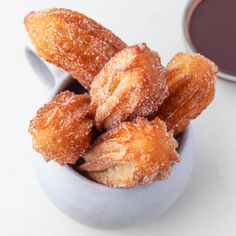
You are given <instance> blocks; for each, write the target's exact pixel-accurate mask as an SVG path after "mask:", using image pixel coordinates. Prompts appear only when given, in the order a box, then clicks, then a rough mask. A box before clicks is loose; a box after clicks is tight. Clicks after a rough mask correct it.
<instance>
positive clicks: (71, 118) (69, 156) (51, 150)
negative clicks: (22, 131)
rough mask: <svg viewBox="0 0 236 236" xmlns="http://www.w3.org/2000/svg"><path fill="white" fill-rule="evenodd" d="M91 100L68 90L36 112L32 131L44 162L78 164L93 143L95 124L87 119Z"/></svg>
mask: <svg viewBox="0 0 236 236" xmlns="http://www.w3.org/2000/svg"><path fill="white" fill-rule="evenodd" d="M89 103H90V97H89V95H87V94H84V95H75V94H74V93H72V92H69V91H65V92H61V93H60V94H58V95H57V96H56V97H55V98H54V100H53V101H52V102H50V103H48V104H46V105H44V106H43V107H42V108H40V109H39V110H38V112H37V116H36V117H35V118H34V119H33V120H31V122H30V127H29V132H30V134H31V135H32V137H33V147H34V149H35V150H36V151H37V152H39V153H41V154H42V155H43V156H44V158H45V160H47V161H48V160H55V161H57V162H58V163H60V164H62V165H64V164H67V163H70V164H73V163H75V162H76V161H77V160H78V159H79V157H80V155H81V154H82V153H84V152H85V151H86V149H87V148H88V147H89V144H90V141H91V128H92V125H93V121H92V120H91V119H90V118H89V117H88V112H89Z"/></svg>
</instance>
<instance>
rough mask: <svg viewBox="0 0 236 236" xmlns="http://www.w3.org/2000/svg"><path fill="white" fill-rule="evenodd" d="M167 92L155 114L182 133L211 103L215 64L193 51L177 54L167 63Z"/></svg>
mask: <svg viewBox="0 0 236 236" xmlns="http://www.w3.org/2000/svg"><path fill="white" fill-rule="evenodd" d="M167 70H168V75H167V77H166V81H167V84H168V87H169V93H170V95H169V96H168V97H167V99H165V101H164V103H163V104H162V105H161V107H160V108H159V110H158V112H157V115H158V116H159V117H160V118H161V119H162V120H164V121H165V122H166V123H167V127H168V130H173V131H174V133H175V135H177V134H179V133H182V132H183V131H184V129H185V128H186V127H187V125H188V124H189V122H190V120H192V119H195V118H196V117H197V116H198V115H200V114H201V112H202V111H203V110H204V109H205V108H206V107H207V106H208V105H209V104H210V103H211V101H212V100H213V98H214V94H215V80H216V77H217V72H218V68H217V66H216V65H215V64H214V63H213V62H212V61H210V60H209V59H207V58H206V57H204V56H202V55H200V54H195V53H177V54H176V55H175V56H174V57H173V58H172V59H171V61H170V62H169V63H168V65H167Z"/></svg>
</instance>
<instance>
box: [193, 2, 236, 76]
mask: <svg viewBox="0 0 236 236" xmlns="http://www.w3.org/2000/svg"><path fill="white" fill-rule="evenodd" d="M189 36H190V39H191V41H192V44H193V46H194V47H195V48H196V50H197V51H198V52H199V53H201V54H203V55H205V56H206V57H208V58H210V59H211V60H212V61H214V62H215V63H216V64H217V65H218V67H219V69H220V70H221V71H223V72H225V73H228V74H232V75H236V0H202V1H199V4H198V5H197V6H196V7H195V9H194V10H193V12H192V15H191V17H190V21H189Z"/></svg>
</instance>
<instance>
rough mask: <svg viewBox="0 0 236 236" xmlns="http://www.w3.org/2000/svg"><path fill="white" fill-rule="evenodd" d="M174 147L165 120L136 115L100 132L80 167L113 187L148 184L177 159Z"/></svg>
mask: <svg viewBox="0 0 236 236" xmlns="http://www.w3.org/2000/svg"><path fill="white" fill-rule="evenodd" d="M177 146H178V145H177V142H176V140H175V139H174V138H173V134H172V132H167V128H166V124H165V122H163V121H161V120H160V119H159V118H156V119H154V120H153V121H148V120H147V119H145V118H141V117H138V118H136V119H135V120H134V121H132V122H123V123H121V124H120V125H119V126H117V127H116V128H114V129H111V130H109V131H107V132H106V133H104V134H102V135H101V136H100V137H99V138H98V139H97V141H96V142H95V143H94V145H93V146H92V148H91V149H90V150H89V151H88V152H87V153H85V154H84V156H83V157H84V159H85V161H86V162H85V163H84V164H83V165H82V166H81V167H80V168H81V169H82V170H87V171H88V174H89V176H90V177H91V178H92V179H94V180H95V181H97V182H99V183H103V184H105V185H108V186H112V187H132V186H135V185H141V184H148V183H151V182H153V181H155V180H163V179H166V178H168V177H169V175H170V172H171V164H172V163H173V162H179V161H180V159H179V155H178V153H177V152H176V148H177Z"/></svg>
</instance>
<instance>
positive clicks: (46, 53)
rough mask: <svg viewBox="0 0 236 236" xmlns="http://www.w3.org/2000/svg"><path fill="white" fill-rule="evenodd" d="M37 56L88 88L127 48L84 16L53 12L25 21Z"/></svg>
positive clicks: (46, 12)
mask: <svg viewBox="0 0 236 236" xmlns="http://www.w3.org/2000/svg"><path fill="white" fill-rule="evenodd" d="M25 26H26V30H27V31H28V34H29V36H30V38H31V40H32V42H33V44H34V46H35V47H36V50H37V52H38V54H39V55H40V56H41V57H43V58H44V59H45V60H47V61H49V62H51V63H53V64H55V65H57V66H59V67H61V68H63V69H64V70H66V71H67V72H69V73H70V74H71V75H72V76H73V77H74V78H75V79H77V80H78V81H79V82H80V83H81V84H82V85H83V86H84V87H85V88H89V87H90V84H91V81H92V80H93V77H94V76H95V75H97V74H98V72H99V71H100V70H101V69H102V67H103V66H104V64H105V63H106V62H107V61H108V60H109V59H110V58H111V57H112V56H113V55H114V54H115V53H116V52H118V51H119V50H121V49H122V48H124V47H125V46H126V44H125V43H124V42H123V41H122V40H121V39H120V38H118V37H117V36H115V35H114V34H113V33H112V32H111V31H110V30H108V29H106V28H104V27H103V26H102V25H100V24H98V23H97V22H95V21H94V20H92V19H90V18H88V17H87V16H85V15H83V14H81V13H78V12H75V11H71V10H67V9H58V8H53V9H49V10H45V11H39V12H31V13H30V14H29V15H28V16H26V18H25Z"/></svg>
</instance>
